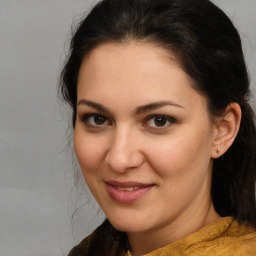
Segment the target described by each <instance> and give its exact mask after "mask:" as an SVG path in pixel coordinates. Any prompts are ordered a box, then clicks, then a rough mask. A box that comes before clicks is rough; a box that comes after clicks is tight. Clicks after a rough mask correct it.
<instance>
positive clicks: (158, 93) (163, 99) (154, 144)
mask: <svg viewBox="0 0 256 256" xmlns="http://www.w3.org/2000/svg"><path fill="white" fill-rule="evenodd" d="M191 85H192V80H191V78H190V77H189V76H188V75H187V74H186V73H185V72H184V71H183V70H182V68H181V67H180V65H179V64H178V63H177V62H176V61H175V58H172V57H170V56H168V55H167V54H166V52H165V51H164V50H162V49H161V48H159V47H158V46H154V45H151V44H145V43H135V42H130V43H125V44H104V45H101V46H99V47H98V48H96V49H95V50H93V51H92V52H91V53H90V55H89V56H87V57H86V58H85V59H84V61H83V63H82V66H81V69H80V73H79V78H78V88H77V96H78V100H77V119H76V124H75V131H74V145H75V152H76V155H77V159H78V161H79V163H80V166H81V169H82V172H83V175H84V178H85V180H86V183H87V184H88V186H89V188H90V190H91V192H92V194H93V196H94V197H95V198H96V200H97V202H98V203H99V205H100V206H101V208H102V209H103V211H104V212H105V214H106V216H107V217H108V219H109V220H110V222H111V223H112V224H113V225H114V226H115V227H116V228H117V229H120V230H122V231H127V232H128V233H134V232H135V233H140V232H149V231H154V232H155V231H157V230H161V229H163V228H165V227H168V226H170V227H175V225H177V226H179V225H180V226H181V225H183V226H185V227H186V225H189V224H191V225H193V223H195V222H198V221H201V222H202V221H203V220H199V219H200V218H204V217H205V215H204V214H207V213H206V212H207V211H209V209H211V196H210V183H211V169H212V160H211V155H212V152H213V151H214V150H216V149H214V148H213V145H212V140H213V135H214V124H213V123H212V121H211V118H210V115H209V113H208V110H207V102H206V99H205V97H203V96H202V95H200V94H199V93H198V92H197V91H196V90H195V89H193V88H192V86H191ZM177 232H178V231H177Z"/></svg>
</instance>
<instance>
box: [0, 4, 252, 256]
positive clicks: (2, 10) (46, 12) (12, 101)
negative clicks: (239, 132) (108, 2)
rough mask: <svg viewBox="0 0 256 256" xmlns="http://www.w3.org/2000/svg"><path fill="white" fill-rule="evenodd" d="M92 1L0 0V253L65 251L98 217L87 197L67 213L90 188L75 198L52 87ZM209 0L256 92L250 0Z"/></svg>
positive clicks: (36, 255)
mask: <svg viewBox="0 0 256 256" xmlns="http://www.w3.org/2000/svg"><path fill="white" fill-rule="evenodd" d="M96 2H97V1H96V0H94V1H93V0H91V1H89V0H43V1H42V0H0V92H1V93H0V166H1V169H0V256H16V255H19V256H62V255H64V256H65V255H67V253H68V251H69V250H70V249H71V247H72V246H74V245H75V244H76V243H78V242H79V241H80V240H81V239H82V238H83V237H84V236H86V235H88V234H89V233H90V232H91V231H92V230H93V229H94V228H95V227H96V226H97V225H98V223H99V222H100V221H101V220H102V217H103V215H102V214H99V215H98V213H97V210H98V208H97V206H96V205H94V203H93V202H91V201H90V202H89V203H87V204H86V205H85V207H83V208H81V209H80V210H81V211H80V210H79V211H78V212H77V214H76V215H75V217H74V218H73V221H71V217H72V213H73V210H74V209H75V208H76V207H78V206H79V205H80V204H83V202H86V196H84V195H86V194H87V193H88V192H87V190H86V189H85V190H84V191H83V190H82V191H80V197H79V198H80V201H78V202H77V201H76V198H77V196H79V195H75V194H76V193H73V192H74V189H73V168H72V164H71V160H70V155H69V154H67V153H68V150H67V151H65V150H64V149H65V144H66V142H67V141H68V138H67V133H66V132H65V129H66V127H67V125H66V124H67V119H68V114H65V113H66V112H65V111H63V108H61V109H62V111H60V105H59V104H58V101H57V93H56V87H57V83H58V82H57V81H58V76H59V72H60V69H61V67H62V63H63V60H64V57H65V49H67V48H68V47H67V46H68V42H69V38H70V28H71V24H72V23H73V24H75V23H76V22H77V21H78V20H79V18H80V17H81V14H83V13H84V12H85V11H86V10H87V11H88V10H89V9H90V8H91V7H92V6H93V5H94V4H95V3H96ZM214 2H215V3H216V4H217V5H219V6H220V7H222V8H223V9H224V10H225V11H226V13H227V14H228V15H229V16H230V17H231V19H232V20H233V21H234V23H235V25H236V26H237V27H238V29H239V31H240V33H241V37H242V40H243V45H244V52H245V56H246V60H247V63H248V68H249V71H250V74H251V84H252V87H253V91H254V95H255V88H256V87H255V81H256V72H255V70H256V69H255V68H256V33H255V25H256V15H255V10H256V1H255V0H244V1H242V0H215V1H214ZM252 104H253V105H254V106H253V107H254V109H255V96H254V100H252ZM60 112H62V114H61V113H60ZM63 113H64V115H63Z"/></svg>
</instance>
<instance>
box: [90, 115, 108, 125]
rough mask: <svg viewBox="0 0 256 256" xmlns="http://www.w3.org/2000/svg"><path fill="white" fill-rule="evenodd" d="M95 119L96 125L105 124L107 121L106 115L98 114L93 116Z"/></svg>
mask: <svg viewBox="0 0 256 256" xmlns="http://www.w3.org/2000/svg"><path fill="white" fill-rule="evenodd" d="M93 121H94V123H95V124H96V125H103V124H105V122H106V117H104V116H99V115H96V116H94V117H93Z"/></svg>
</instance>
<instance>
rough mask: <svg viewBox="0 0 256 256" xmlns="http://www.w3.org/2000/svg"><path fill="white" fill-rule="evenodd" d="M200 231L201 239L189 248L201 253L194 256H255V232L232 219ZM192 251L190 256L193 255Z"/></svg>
mask: <svg viewBox="0 0 256 256" xmlns="http://www.w3.org/2000/svg"><path fill="white" fill-rule="evenodd" d="M202 231H204V232H203V233H202V234H200V236H199V237H200V238H201V239H202V238H203V239H202V240H201V241H200V242H198V243H195V244H193V246H191V248H190V249H191V250H192V251H193V252H196V253H199V252H200V253H201V254H195V255H205V254H204V253H206V252H207V253H208V255H225V256H231V255H232V256H233V255H256V230H255V229H254V228H252V227H250V226H249V225H247V224H245V223H242V222H239V221H237V220H236V219H234V218H232V217H226V218H222V219H221V220H219V221H217V222H215V223H213V224H212V225H210V226H208V227H206V228H205V229H204V230H202ZM206 232H208V233H206ZM199 233H200V232H199ZM190 249H188V251H190ZM192 251H190V255H194V254H192Z"/></svg>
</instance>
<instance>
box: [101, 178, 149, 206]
mask: <svg viewBox="0 0 256 256" xmlns="http://www.w3.org/2000/svg"><path fill="white" fill-rule="evenodd" d="M106 187H107V192H108V194H109V195H110V197H111V198H112V199H114V200H115V201H117V202H119V203H126V204H128V203H132V202H134V201H136V200H138V199H139V198H141V197H142V196H144V195H145V194H146V193H147V192H148V191H149V190H151V189H152V188H153V185H152V184H142V183H137V182H125V183H121V182H118V181H107V182H106Z"/></svg>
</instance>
